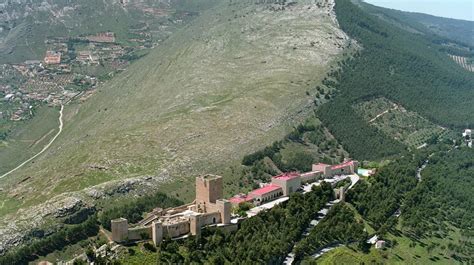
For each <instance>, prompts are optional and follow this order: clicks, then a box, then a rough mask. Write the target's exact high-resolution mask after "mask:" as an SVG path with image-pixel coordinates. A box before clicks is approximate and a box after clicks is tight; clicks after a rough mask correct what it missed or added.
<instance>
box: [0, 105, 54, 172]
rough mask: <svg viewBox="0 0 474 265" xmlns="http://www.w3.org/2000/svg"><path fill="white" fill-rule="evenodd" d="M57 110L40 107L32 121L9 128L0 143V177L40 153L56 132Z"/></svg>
mask: <svg viewBox="0 0 474 265" xmlns="http://www.w3.org/2000/svg"><path fill="white" fill-rule="evenodd" d="M58 113H59V110H58V109H56V108H51V107H46V106H43V107H40V108H39V109H38V110H37V111H36V114H35V116H34V118H33V119H32V120H29V121H22V122H19V124H14V126H12V128H10V130H11V131H10V133H9V135H10V136H9V138H8V140H6V141H0V161H1V163H0V175H3V173H5V172H7V171H9V170H10V169H12V168H15V167H16V166H17V165H18V164H20V163H21V162H22V161H24V160H26V159H28V158H30V157H31V156H33V155H34V154H36V153H38V152H39V151H41V149H42V148H43V146H45V145H46V144H47V143H48V142H49V141H50V139H51V138H52V137H53V136H54V135H55V134H56V133H57V132H58V125H59V121H58V117H59V114H58Z"/></svg>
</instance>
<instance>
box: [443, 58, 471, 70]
mask: <svg viewBox="0 0 474 265" xmlns="http://www.w3.org/2000/svg"><path fill="white" fill-rule="evenodd" d="M449 57H451V59H453V60H454V61H455V62H456V63H457V64H459V65H460V66H461V67H462V68H464V69H466V70H467V71H470V72H474V64H473V61H472V58H471V59H470V58H467V57H462V56H456V55H449Z"/></svg>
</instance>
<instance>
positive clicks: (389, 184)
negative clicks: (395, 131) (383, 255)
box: [347, 155, 425, 232]
mask: <svg viewBox="0 0 474 265" xmlns="http://www.w3.org/2000/svg"><path fill="white" fill-rule="evenodd" d="M424 158H425V156H423V155H407V156H405V157H401V158H399V159H396V160H395V161H393V162H391V163H390V164H388V165H386V166H384V167H382V168H380V169H379V171H378V172H377V173H376V175H375V176H373V177H371V178H369V180H368V181H367V182H365V181H364V182H361V183H359V184H358V185H356V186H355V187H354V189H352V190H351V191H349V192H348V194H347V201H348V202H350V203H352V204H353V205H354V206H355V207H356V209H357V210H358V211H359V213H360V214H361V215H362V216H363V217H364V218H365V219H367V220H369V221H370V222H371V223H372V225H373V226H374V227H375V228H378V229H385V230H386V228H389V227H390V226H392V225H393V224H395V223H396V220H395V219H394V217H393V214H394V213H395V211H396V210H397V209H399V208H400V206H401V204H402V200H403V199H404V197H405V196H406V193H407V192H409V191H411V190H413V189H414V188H415V187H416V185H417V183H418V181H417V179H416V170H417V167H418V166H419V165H421V164H422V162H423V161H424ZM388 221H392V222H388ZM382 232H383V231H382Z"/></svg>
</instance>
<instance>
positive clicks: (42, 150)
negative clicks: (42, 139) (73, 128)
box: [0, 105, 64, 179]
mask: <svg viewBox="0 0 474 265" xmlns="http://www.w3.org/2000/svg"><path fill="white" fill-rule="evenodd" d="M63 110H64V105H61V110H60V111H59V131H58V133H56V135H55V136H54V137H53V139H51V141H50V142H49V143H48V144H47V145H45V146H44V147H43V149H41V151H39V153H37V154H36V155H34V156H32V157H30V158H29V159H28V160H26V161H24V162H23V163H21V164H20V165H19V166H17V167H16V168H14V169H12V170H10V171H8V172H7V173H5V174H3V175H2V176H0V179H2V178H4V177H6V176H8V175H10V174H11V173H13V172H15V171H17V170H18V169H20V168H22V167H23V166H24V165H26V164H28V163H29V162H30V161H31V160H33V159H35V158H37V157H38V156H40V155H41V154H42V153H44V151H46V150H48V148H49V147H50V146H51V144H53V142H54V141H55V140H56V138H58V136H59V135H60V134H61V132H62V131H63Z"/></svg>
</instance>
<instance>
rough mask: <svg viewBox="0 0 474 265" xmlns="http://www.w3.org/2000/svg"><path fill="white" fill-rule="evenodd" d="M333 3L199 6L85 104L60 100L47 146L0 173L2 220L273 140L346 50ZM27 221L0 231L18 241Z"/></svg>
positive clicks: (197, 170) (180, 174)
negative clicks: (55, 134)
mask: <svg viewBox="0 0 474 265" xmlns="http://www.w3.org/2000/svg"><path fill="white" fill-rule="evenodd" d="M333 4H334V3H333V1H309V0H308V1H298V2H289V1H281V3H280V4H265V3H260V2H259V1H255V2H247V1H245V2H240V1H219V4H217V5H216V6H214V7H212V8H210V9H208V10H206V11H204V12H202V13H201V15H200V16H199V17H198V18H197V19H196V20H194V22H192V24H191V25H189V26H188V27H186V28H185V29H183V30H180V31H179V32H177V33H176V34H174V35H172V36H171V37H170V38H168V39H167V40H166V41H165V42H164V43H163V44H162V45H160V47H157V48H156V49H154V50H153V51H152V52H151V53H150V54H149V55H148V56H146V57H145V58H143V59H141V60H140V61H138V62H137V63H135V64H133V65H132V66H131V67H130V68H128V69H127V71H125V72H124V73H122V74H120V75H119V76H117V77H116V78H114V79H113V80H111V81H110V82H108V83H107V84H106V85H105V86H104V87H102V88H100V89H99V91H98V92H97V93H96V95H94V96H93V97H92V98H91V99H90V100H88V101H87V102H85V103H83V104H75V105H69V106H66V109H65V125H64V131H63V133H62V134H61V136H60V137H59V138H58V139H57V141H56V142H55V143H54V144H53V146H51V148H50V149H49V150H48V151H47V152H45V154H44V155H42V156H41V157H39V158H38V159H37V160H35V161H34V163H31V164H28V165H27V166H26V167H25V168H23V169H21V170H19V171H17V172H15V173H14V174H12V175H10V176H9V177H8V178H6V179H3V180H2V187H4V188H3V192H2V193H3V194H4V196H5V197H6V200H8V201H12V202H13V204H15V206H14V207H13V209H15V208H16V209H18V208H22V210H21V211H19V212H17V213H14V212H11V213H9V214H6V215H4V216H2V217H1V219H2V223H3V224H5V222H9V221H10V220H15V219H16V220H19V219H23V218H20V217H25V216H30V215H31V214H32V213H33V212H38V211H39V212H41V210H38V209H39V208H38V207H40V208H41V209H44V208H45V205H50V204H52V203H54V202H57V201H69V200H71V199H70V198H71V196H86V197H88V198H93V197H94V196H93V195H92V196H91V195H90V194H89V195H87V194H88V193H87V192H88V190H84V189H87V188H88V187H91V186H94V185H98V184H100V183H106V182H109V181H116V180H123V179H128V178H134V177H141V176H155V177H154V178H158V179H159V180H160V181H159V182H176V181H178V180H180V181H184V183H187V181H188V180H190V179H191V178H192V177H194V176H195V175H198V174H202V173H207V172H209V171H212V172H213V173H220V172H222V170H223V168H225V167H226V166H228V165H230V164H232V163H238V161H240V160H241V159H242V157H243V155H245V154H248V153H249V152H252V151H255V150H257V149H259V148H261V147H263V146H265V145H268V144H270V143H271V142H273V141H275V140H279V139H281V138H282V137H283V136H284V135H285V134H287V133H288V132H289V130H290V129H291V127H292V126H294V125H296V124H298V123H299V122H300V121H301V120H303V119H304V118H305V116H306V114H307V113H308V112H310V111H312V110H313V108H311V106H312V104H313V99H314V96H315V94H316V93H317V91H316V86H317V85H318V84H320V82H321V80H322V79H323V78H324V77H325V76H326V73H327V72H328V71H329V70H330V69H331V66H332V65H333V64H334V63H335V62H337V60H338V59H341V58H342V57H343V53H344V51H346V48H348V47H350V46H353V43H352V42H351V41H350V40H349V39H348V37H347V36H346V35H345V34H344V33H343V32H342V31H341V30H340V29H339V26H338V24H337V20H336V18H335V14H334V13H333ZM148 186H152V187H156V186H157V183H156V182H154V181H152V182H150V184H149V185H148ZM70 192H76V193H70ZM168 192H169V191H168ZM78 194H79V195H78ZM84 194H86V195H84ZM55 196H57V197H55ZM68 196H69V197H68ZM46 201H47V202H46ZM91 201H92V202H93V200H91ZM43 202H46V203H44V204H41V203H43ZM38 204H41V205H38ZM47 215H48V216H54V214H47ZM23 220H24V219H23ZM45 220H46V219H44V218H43V219H42V218H40V219H39V220H38V222H37V223H35V224H34V225H35V226H38V225H42V224H44V222H46V221H45ZM32 225H33V224H32V223H28V222H22V224H19V225H18V226H16V225H9V226H8V227H9V228H11V229H10V230H8V229H7V230H5V231H2V233H1V234H2V236H4V237H6V236H7V235H8V234H9V233H10V232H12V231H16V232H17V237H16V238H18V233H19V232H18V231H24V230H25V229H29V228H31V227H32ZM2 226H3V225H2ZM5 227H7V226H5ZM0 242H7V241H6V240H4V238H2V239H0ZM10 243H11V242H10ZM4 244H5V243H4ZM4 247H5V246H4Z"/></svg>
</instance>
